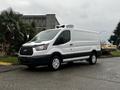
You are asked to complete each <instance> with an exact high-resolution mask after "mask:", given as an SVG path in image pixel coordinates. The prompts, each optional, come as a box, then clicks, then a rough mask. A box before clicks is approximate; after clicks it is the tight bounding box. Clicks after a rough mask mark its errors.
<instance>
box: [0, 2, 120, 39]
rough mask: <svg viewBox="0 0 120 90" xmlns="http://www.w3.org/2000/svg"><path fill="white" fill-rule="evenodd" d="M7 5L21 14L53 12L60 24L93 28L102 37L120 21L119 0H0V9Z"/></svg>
mask: <svg viewBox="0 0 120 90" xmlns="http://www.w3.org/2000/svg"><path fill="white" fill-rule="evenodd" d="M9 7H11V8H13V10H15V11H18V12H20V13H22V14H48V13H52V14H54V13H55V14H56V17H57V18H58V21H59V22H60V24H74V25H75V27H76V28H84V29H90V30H95V31H98V32H100V33H101V35H103V36H104V38H107V37H108V36H109V35H110V34H111V32H112V31H113V30H114V29H115V28H116V25H117V24H118V22H119V21H120V0H0V11H2V10H4V9H7V8H9ZM105 36H106V37H105Z"/></svg>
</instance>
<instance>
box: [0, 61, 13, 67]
mask: <svg viewBox="0 0 120 90" xmlns="http://www.w3.org/2000/svg"><path fill="white" fill-rule="evenodd" d="M0 65H4V66H9V65H12V63H9V62H1V61H0Z"/></svg>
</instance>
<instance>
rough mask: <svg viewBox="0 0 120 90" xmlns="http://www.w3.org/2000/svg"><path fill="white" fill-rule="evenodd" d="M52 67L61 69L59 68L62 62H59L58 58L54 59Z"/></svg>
mask: <svg viewBox="0 0 120 90" xmlns="http://www.w3.org/2000/svg"><path fill="white" fill-rule="evenodd" d="M52 66H53V68H54V69H58V68H59V66H60V61H59V59H58V58H55V59H53V63H52Z"/></svg>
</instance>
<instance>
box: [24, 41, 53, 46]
mask: <svg viewBox="0 0 120 90" xmlns="http://www.w3.org/2000/svg"><path fill="white" fill-rule="evenodd" d="M50 42H51V41H42V42H40V43H35V42H27V43H25V44H23V45H22V46H35V45H42V44H48V43H50Z"/></svg>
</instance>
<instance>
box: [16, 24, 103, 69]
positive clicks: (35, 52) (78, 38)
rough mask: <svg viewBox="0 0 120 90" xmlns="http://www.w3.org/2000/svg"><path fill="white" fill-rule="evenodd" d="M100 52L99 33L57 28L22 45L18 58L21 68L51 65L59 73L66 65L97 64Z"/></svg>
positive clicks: (41, 33)
mask: <svg viewBox="0 0 120 90" xmlns="http://www.w3.org/2000/svg"><path fill="white" fill-rule="evenodd" d="M100 53H101V47H100V39H99V34H98V33H97V32H94V31H86V30H81V29H80V30H77V29H74V28H72V27H68V26H67V28H66V27H65V28H56V29H50V30H45V31H42V32H40V33H38V34H37V35H36V36H35V37H34V38H33V39H32V40H31V41H29V42H27V43H25V44H23V46H22V47H21V48H20V50H19V55H18V59H19V61H20V63H21V64H22V65H27V66H28V67H29V68H33V67H35V66H39V65H48V66H49V67H50V68H51V69H53V70H57V69H59V68H60V66H61V64H62V63H63V62H73V61H75V60H86V61H88V62H89V64H92V65H93V64H96V62H97V57H98V56H99V55H100Z"/></svg>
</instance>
